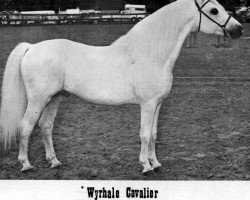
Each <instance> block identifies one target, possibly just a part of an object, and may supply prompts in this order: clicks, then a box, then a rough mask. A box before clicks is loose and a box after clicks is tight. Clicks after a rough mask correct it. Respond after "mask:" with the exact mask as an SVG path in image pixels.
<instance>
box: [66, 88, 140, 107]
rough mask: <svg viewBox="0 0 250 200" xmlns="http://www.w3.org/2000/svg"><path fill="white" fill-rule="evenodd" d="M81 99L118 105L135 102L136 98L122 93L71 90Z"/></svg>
mask: <svg viewBox="0 0 250 200" xmlns="http://www.w3.org/2000/svg"><path fill="white" fill-rule="evenodd" d="M71 93H73V94H75V95H76V96H78V97H80V98H81V99H83V100H85V101H88V102H91V103H97V104H104V105H119V104H127V103H137V102H136V100H135V99H134V98H133V97H131V96H126V95H122V94H117V93H116V94H115V93H107V92H103V91H99V92H93V91H83V92H79V91H74V92H71Z"/></svg>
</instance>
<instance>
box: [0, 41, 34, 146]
mask: <svg viewBox="0 0 250 200" xmlns="http://www.w3.org/2000/svg"><path fill="white" fill-rule="evenodd" d="M29 46H30V44H28V43H21V44H19V45H18V46H17V47H16V48H15V49H14V50H13V51H12V52H11V54H10V56H9V58H8V61H7V64H6V68H5V71H4V75H3V84H2V101H1V111H0V129H1V130H0V140H1V141H2V142H3V143H4V146H5V148H6V147H9V146H10V143H11V141H12V140H15V138H16V134H17V132H18V126H19V123H20V121H21V119H22V116H23V114H24V112H25V107H26V92H25V88H24V84H23V80H22V77H21V73H20V66H21V63H22V58H23V56H24V55H25V53H26V52H27V50H28V49H29Z"/></svg>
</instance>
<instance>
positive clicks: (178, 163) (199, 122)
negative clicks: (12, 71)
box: [0, 24, 250, 180]
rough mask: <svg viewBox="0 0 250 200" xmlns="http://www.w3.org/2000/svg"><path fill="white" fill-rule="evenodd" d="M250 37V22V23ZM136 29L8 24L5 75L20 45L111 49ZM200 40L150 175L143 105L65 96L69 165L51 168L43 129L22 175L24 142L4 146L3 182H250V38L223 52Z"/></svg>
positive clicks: (180, 72)
mask: <svg viewBox="0 0 250 200" xmlns="http://www.w3.org/2000/svg"><path fill="white" fill-rule="evenodd" d="M244 27H245V32H246V35H245V36H246V37H249V36H250V24H245V25H244ZM130 28H131V25H96V26H92V25H69V26H68V25H65V26H44V27H42V26H36V27H2V28H1V29H0V38H1V41H0V45H1V48H0V78H1V82H2V75H3V71H4V67H5V63H6V60H7V57H8V55H9V53H10V52H11V50H12V49H13V48H14V47H15V46H16V45H17V44H18V43H19V42H23V41H26V42H31V43H36V42H39V41H42V40H46V39H54V38H67V39H71V40H74V41H78V42H82V43H86V44H90V45H109V44H110V43H112V42H113V41H114V40H115V39H117V38H118V37H120V36H121V35H122V34H125V33H126V32H127V31H128V30H129V29H130ZM215 43H216V37H214V36H205V35H203V34H199V35H198V48H192V49H186V48H183V49H182V52H181V55H180V57H179V59H178V61H177V64H176V66H175V68H174V71H173V72H174V77H175V79H174V84H173V88H172V91H171V93H170V95H169V96H168V97H167V98H166V99H165V101H164V103H163V106H162V108H161V111H160V117H159V125H158V127H159V128H158V138H157V144H156V145H157V155H158V159H159V161H160V162H161V163H162V164H163V167H162V168H161V170H160V171H158V172H157V173H156V172H155V173H152V174H150V175H149V176H144V175H142V174H141V170H142V167H141V165H140V164H139V152H140V138H139V128H140V127H139V122H140V113H139V106H136V105H122V106H103V105H94V104H89V103H87V102H83V101H82V100H80V99H79V98H77V97H75V96H73V95H72V96H70V97H68V98H65V100H64V102H63V103H62V104H61V106H60V110H59V113H58V116H57V118H56V122H55V128H54V135H53V137H54V145H55V150H56V152H57V157H58V159H59V160H60V161H61V162H62V163H63V165H62V166H61V167H60V168H58V169H52V170H51V169H50V168H49V167H50V165H49V164H48V163H47V162H46V160H45V150H44V145H43V141H42V136H41V132H40V130H39V128H36V129H35V131H34V132H33V134H32V137H31V139H30V146H29V150H30V151H29V156H30V162H31V163H32V164H33V165H34V166H35V167H36V169H35V170H34V171H30V172H27V173H22V172H20V169H21V165H20V164H19V163H18V162H17V155H18V144H16V145H13V147H12V148H11V149H10V150H7V151H4V150H3V149H2V148H1V149H0V179H98V180H99V179H106V180H108V179H112V180H127V179H129V180H134V179H135V180H138V179H140V180H210V179H212V180H244V179H248V180H249V179H250V157H249V153H250V145H249V144H250V40H248V39H240V40H237V41H231V47H229V48H215V46H214V44H215Z"/></svg>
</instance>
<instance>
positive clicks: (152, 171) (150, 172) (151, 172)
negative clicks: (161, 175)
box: [142, 170, 154, 176]
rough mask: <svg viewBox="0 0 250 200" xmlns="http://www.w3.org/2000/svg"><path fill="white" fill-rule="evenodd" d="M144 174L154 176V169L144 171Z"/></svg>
mask: <svg viewBox="0 0 250 200" xmlns="http://www.w3.org/2000/svg"><path fill="white" fill-rule="evenodd" d="M142 174H143V175H144V176H152V175H153V174H154V170H149V171H147V172H143V173H142Z"/></svg>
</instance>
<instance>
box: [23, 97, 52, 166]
mask: <svg viewBox="0 0 250 200" xmlns="http://www.w3.org/2000/svg"><path fill="white" fill-rule="evenodd" d="M46 104H47V102H46V101H35V100H30V101H29V102H28V105H27V109H26V111H25V113H24V116H23V118H22V120H21V122H20V125H19V130H20V148H19V155H18V160H19V162H20V163H21V164H22V165H23V167H22V169H21V171H26V170H29V169H32V168H33V166H32V165H31V164H30V162H29V160H28V142H29V137H30V134H31V133H32V130H33V128H34V126H35V124H36V122H37V121H38V119H39V117H40V115H41V113H42V110H43V109H44V107H45V105H46Z"/></svg>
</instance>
